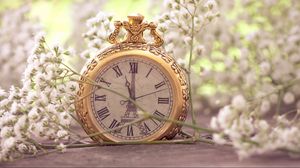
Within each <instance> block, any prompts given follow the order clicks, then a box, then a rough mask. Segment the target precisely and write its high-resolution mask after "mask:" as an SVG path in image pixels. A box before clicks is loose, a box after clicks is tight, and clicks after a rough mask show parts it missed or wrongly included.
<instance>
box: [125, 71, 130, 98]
mask: <svg viewBox="0 0 300 168" xmlns="http://www.w3.org/2000/svg"><path fill="white" fill-rule="evenodd" d="M125 80H126V82H125V86H126V87H127V89H128V93H129V97H131V89H130V82H129V81H128V80H127V77H126V76H125Z"/></svg>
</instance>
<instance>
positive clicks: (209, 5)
mask: <svg viewBox="0 0 300 168" xmlns="http://www.w3.org/2000/svg"><path fill="white" fill-rule="evenodd" d="M204 6H205V7H206V8H208V9H213V8H215V7H216V6H217V3H216V1H215V0H207V1H206V3H205V5H204Z"/></svg>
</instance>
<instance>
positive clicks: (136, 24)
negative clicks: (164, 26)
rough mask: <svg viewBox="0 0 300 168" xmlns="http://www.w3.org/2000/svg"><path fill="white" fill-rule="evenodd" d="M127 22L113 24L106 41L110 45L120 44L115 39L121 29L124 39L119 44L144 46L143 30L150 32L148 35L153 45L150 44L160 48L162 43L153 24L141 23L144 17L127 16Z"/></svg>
mask: <svg viewBox="0 0 300 168" xmlns="http://www.w3.org/2000/svg"><path fill="white" fill-rule="evenodd" d="M128 20H129V21H123V22H121V21H116V22H115V24H114V25H115V30H114V31H113V32H112V33H111V34H110V35H109V37H108V41H109V42H110V43H111V44H118V43H120V42H119V41H118V40H117V37H118V35H119V33H120V29H121V28H122V27H123V28H124V29H125V30H126V31H127V34H126V39H125V40H124V41H122V42H121V43H139V44H145V43H146V41H145V39H144V37H143V33H144V31H145V30H150V34H151V35H152V37H153V38H154V43H150V45H153V46H155V47H160V46H162V45H163V43H164V41H163V39H162V38H161V36H160V35H159V34H158V33H157V31H156V25H155V24H154V23H153V22H150V23H146V22H145V23H143V20H144V16H142V15H136V16H128Z"/></svg>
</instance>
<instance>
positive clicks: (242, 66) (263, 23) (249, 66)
mask: <svg viewBox="0 0 300 168" xmlns="http://www.w3.org/2000/svg"><path fill="white" fill-rule="evenodd" d="M227 5H228V4H227V2H220V8H221V13H224V14H228V15H229V14H230V10H232V9H233V10H234V9H235V8H237V7H235V6H236V4H231V9H230V8H228V7H227ZM242 5H243V6H242V8H243V11H240V12H238V11H236V12H237V14H236V15H237V16H230V17H229V16H227V17H222V18H220V19H219V20H218V22H216V23H217V24H216V25H209V26H208V27H209V28H208V29H207V30H206V31H205V32H204V33H203V34H202V37H203V39H204V41H203V45H204V46H205V48H206V53H205V54H203V55H202V56H201V58H199V59H205V60H206V61H207V62H208V63H209V64H210V65H209V66H208V65H204V66H202V67H201V72H200V74H201V80H200V81H199V83H201V84H202V85H207V84H210V85H211V87H212V88H214V90H213V92H212V93H211V94H209V95H204V96H203V95H202V97H203V98H202V100H203V101H207V102H206V104H205V106H206V108H205V109H203V111H215V110H217V109H219V108H221V107H222V106H224V105H226V104H229V103H230V102H231V100H232V99H233V98H234V96H235V95H239V94H242V95H243V96H244V97H245V98H246V99H253V98H257V97H260V96H261V95H265V94H268V93H269V92H272V90H274V89H276V88H277V87H280V86H284V85H288V84H289V83H293V85H292V86H290V87H287V88H284V89H282V91H281V92H277V93H274V94H271V95H270V96H268V97H266V98H265V99H263V100H262V102H261V104H259V105H260V109H261V113H262V115H263V114H265V113H267V112H269V111H270V110H271V109H272V107H273V106H276V105H277V104H283V105H287V106H291V105H293V106H294V107H295V108H299V107H300V99H299V98H300V92H299V90H300V89H299V82H295V80H297V79H299V77H300V69H299V63H300V49H299V47H298V46H299V42H300V35H299V34H300V33H299V32H300V26H299V24H298V23H299V21H300V20H299V16H300V12H299V3H297V2H295V1H293V0H290V1H286V2H285V3H283V2H281V3H277V0H274V1H270V0H265V1H257V2H254V1H243V3H242ZM257 6H259V7H258V8H257ZM269 9H272V10H269ZM275 9H276V10H275ZM224 26H225V27H228V28H224ZM208 39H210V40H208ZM199 87H201V86H200V85H199Z"/></svg>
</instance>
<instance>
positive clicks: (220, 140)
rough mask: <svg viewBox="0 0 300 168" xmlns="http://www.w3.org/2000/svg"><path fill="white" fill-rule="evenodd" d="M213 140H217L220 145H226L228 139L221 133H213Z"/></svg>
mask: <svg viewBox="0 0 300 168" xmlns="http://www.w3.org/2000/svg"><path fill="white" fill-rule="evenodd" d="M213 140H214V142H216V143H217V144H219V145H224V144H226V140H225V139H224V137H223V136H222V135H220V134H213Z"/></svg>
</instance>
